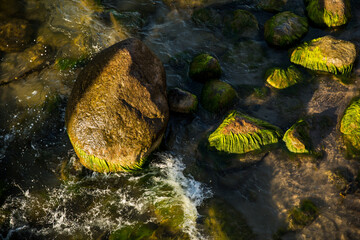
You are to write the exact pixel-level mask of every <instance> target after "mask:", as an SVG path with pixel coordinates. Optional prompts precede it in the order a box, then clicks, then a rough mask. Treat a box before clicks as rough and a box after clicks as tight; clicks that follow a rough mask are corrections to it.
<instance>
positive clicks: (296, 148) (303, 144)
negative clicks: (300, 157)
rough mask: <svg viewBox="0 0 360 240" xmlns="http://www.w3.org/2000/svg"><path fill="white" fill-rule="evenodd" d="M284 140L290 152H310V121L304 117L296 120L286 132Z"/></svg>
mask: <svg viewBox="0 0 360 240" xmlns="http://www.w3.org/2000/svg"><path fill="white" fill-rule="evenodd" d="M283 141H284V142H285V144H286V147H287V148H288V150H289V151H290V152H293V153H310V151H311V144H310V136H309V125H308V123H307V122H306V121H304V120H302V119H301V120H299V121H298V122H296V123H295V124H294V125H292V126H291V128H289V129H288V130H287V131H286V132H285V134H284V137H283Z"/></svg>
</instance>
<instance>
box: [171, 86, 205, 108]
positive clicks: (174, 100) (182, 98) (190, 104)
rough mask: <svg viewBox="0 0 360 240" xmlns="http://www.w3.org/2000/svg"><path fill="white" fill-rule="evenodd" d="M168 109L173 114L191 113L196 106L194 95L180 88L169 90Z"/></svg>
mask: <svg viewBox="0 0 360 240" xmlns="http://www.w3.org/2000/svg"><path fill="white" fill-rule="evenodd" d="M168 99H169V107H170V110H171V111H173V112H178V113H192V112H195V111H196V109H197V105H198V100H197V97H196V95H194V94H192V93H190V92H188V91H185V90H182V89H180V88H174V89H171V90H170V91H169V93H168Z"/></svg>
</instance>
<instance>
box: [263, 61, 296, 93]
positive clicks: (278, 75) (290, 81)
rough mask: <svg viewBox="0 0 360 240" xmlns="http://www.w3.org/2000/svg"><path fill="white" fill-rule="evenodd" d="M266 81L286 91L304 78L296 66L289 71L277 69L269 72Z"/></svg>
mask: <svg viewBox="0 0 360 240" xmlns="http://www.w3.org/2000/svg"><path fill="white" fill-rule="evenodd" d="M265 79H266V82H267V83H268V84H270V85H271V86H272V87H274V88H277V89H284V88H288V87H290V86H293V85H295V84H297V83H299V82H301V81H302V79H303V77H302V74H301V72H300V71H299V70H298V69H297V68H296V67H295V66H290V67H288V68H287V69H283V68H278V67H276V68H271V69H269V70H267V71H266V74H265Z"/></svg>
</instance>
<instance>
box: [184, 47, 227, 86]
mask: <svg viewBox="0 0 360 240" xmlns="http://www.w3.org/2000/svg"><path fill="white" fill-rule="evenodd" d="M189 76H190V77H191V78H192V79H193V80H196V81H200V82H205V81H207V80H211V79H214V78H220V76H221V67H220V64H219V62H218V60H217V59H216V58H214V57H212V56H210V55H209V54H200V55H198V56H196V57H195V58H194V59H193V60H192V62H191V63H190V69H189Z"/></svg>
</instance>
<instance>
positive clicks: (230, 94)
mask: <svg viewBox="0 0 360 240" xmlns="http://www.w3.org/2000/svg"><path fill="white" fill-rule="evenodd" d="M236 98H237V93H236V91H235V89H234V88H233V87H231V86H230V85H229V84H228V83H225V82H222V81H219V80H211V81H208V82H207V83H206V84H205V85H204V87H203V90H202V92H201V105H202V106H203V107H204V108H205V109H206V110H208V111H210V112H220V111H223V110H226V109H228V108H229V107H230V106H231V105H232V104H233V103H234V101H235V99H236Z"/></svg>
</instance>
